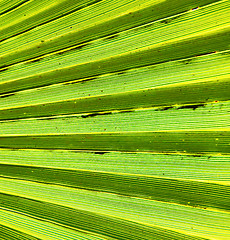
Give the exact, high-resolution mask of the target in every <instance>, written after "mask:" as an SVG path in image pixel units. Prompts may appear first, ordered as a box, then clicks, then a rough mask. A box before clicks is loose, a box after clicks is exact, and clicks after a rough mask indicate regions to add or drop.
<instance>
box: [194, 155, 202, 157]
mask: <svg viewBox="0 0 230 240" xmlns="http://www.w3.org/2000/svg"><path fill="white" fill-rule="evenodd" d="M192 157H202V155H192Z"/></svg>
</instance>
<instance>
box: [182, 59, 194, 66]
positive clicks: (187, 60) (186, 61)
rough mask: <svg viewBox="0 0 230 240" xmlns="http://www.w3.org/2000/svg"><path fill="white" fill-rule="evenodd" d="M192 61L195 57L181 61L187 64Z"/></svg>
mask: <svg viewBox="0 0 230 240" xmlns="http://www.w3.org/2000/svg"><path fill="white" fill-rule="evenodd" d="M192 61H193V58H190V59H186V60H183V61H181V62H182V63H184V64H186V65H187V64H189V63H191V62H192Z"/></svg>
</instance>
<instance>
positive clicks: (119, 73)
mask: <svg viewBox="0 0 230 240" xmlns="http://www.w3.org/2000/svg"><path fill="white" fill-rule="evenodd" d="M124 73H125V71H122V72H118V73H117V75H121V74H124Z"/></svg>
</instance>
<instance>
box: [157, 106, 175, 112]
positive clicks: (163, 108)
mask: <svg viewBox="0 0 230 240" xmlns="http://www.w3.org/2000/svg"><path fill="white" fill-rule="evenodd" d="M171 108H173V107H171V106H170V107H161V108H157V109H156V111H166V110H168V109H171Z"/></svg>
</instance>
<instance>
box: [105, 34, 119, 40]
mask: <svg viewBox="0 0 230 240" xmlns="http://www.w3.org/2000/svg"><path fill="white" fill-rule="evenodd" d="M118 36H119V34H113V35H112V36H108V37H106V38H104V39H103V40H110V39H113V38H116V37H118Z"/></svg>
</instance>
